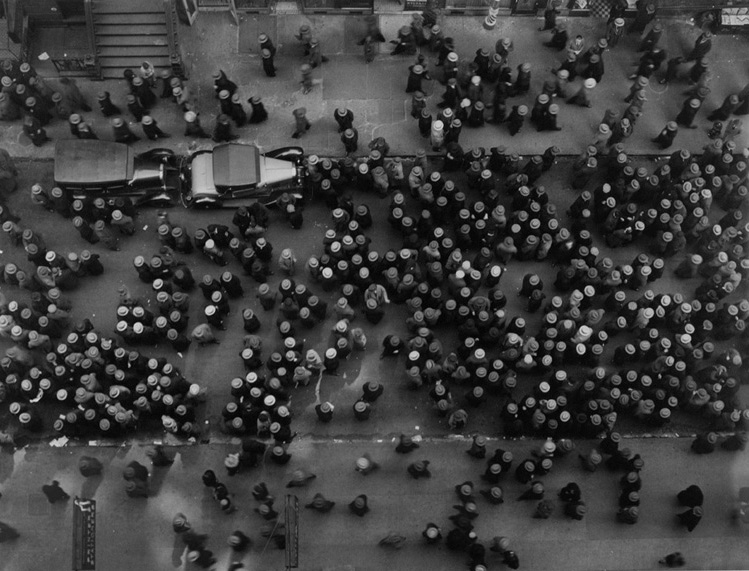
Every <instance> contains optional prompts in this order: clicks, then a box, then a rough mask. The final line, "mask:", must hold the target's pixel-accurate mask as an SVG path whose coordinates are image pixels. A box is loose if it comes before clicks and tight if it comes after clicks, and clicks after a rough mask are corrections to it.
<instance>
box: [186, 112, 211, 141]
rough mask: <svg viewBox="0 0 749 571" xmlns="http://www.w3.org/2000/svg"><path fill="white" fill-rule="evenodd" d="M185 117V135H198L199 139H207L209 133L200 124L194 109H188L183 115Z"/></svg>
mask: <svg viewBox="0 0 749 571" xmlns="http://www.w3.org/2000/svg"><path fill="white" fill-rule="evenodd" d="M184 119H185V137H198V138H200V139H208V138H209V137H210V135H209V134H208V133H206V132H205V131H204V130H203V127H202V126H201V125H200V119H198V114H197V113H195V111H188V112H187V113H185V115H184Z"/></svg>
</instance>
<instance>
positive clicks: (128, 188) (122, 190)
mask: <svg viewBox="0 0 749 571" xmlns="http://www.w3.org/2000/svg"><path fill="white" fill-rule="evenodd" d="M55 184H56V185H57V186H59V187H60V188H62V189H63V190H65V191H67V192H69V193H70V194H71V195H72V196H73V197H74V198H98V197H102V198H105V199H113V198H117V197H119V196H129V197H131V198H132V199H133V200H134V201H135V203H136V204H146V203H149V202H160V203H175V202H176V201H177V197H178V195H179V171H178V161H177V157H175V155H174V152H173V151H171V150H169V149H151V150H150V151H147V152H145V153H141V154H136V153H134V152H133V150H132V149H131V148H130V147H128V146H127V145H123V144H122V143H114V142H111V141H98V140H88V139H85V140H79V139H73V140H65V141H58V142H57V145H56V147H55Z"/></svg>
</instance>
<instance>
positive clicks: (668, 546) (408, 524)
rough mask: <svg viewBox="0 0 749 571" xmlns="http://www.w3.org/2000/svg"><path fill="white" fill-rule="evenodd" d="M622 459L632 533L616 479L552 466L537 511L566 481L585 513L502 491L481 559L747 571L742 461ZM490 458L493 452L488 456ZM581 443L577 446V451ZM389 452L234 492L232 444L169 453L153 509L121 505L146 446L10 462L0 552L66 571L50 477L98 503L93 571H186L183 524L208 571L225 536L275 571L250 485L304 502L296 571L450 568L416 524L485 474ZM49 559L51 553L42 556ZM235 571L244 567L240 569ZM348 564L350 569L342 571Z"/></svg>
mask: <svg viewBox="0 0 749 571" xmlns="http://www.w3.org/2000/svg"><path fill="white" fill-rule="evenodd" d="M623 445H624V446H627V447H629V448H631V449H632V450H633V451H635V452H636V453H639V454H641V456H642V457H643V459H644V461H645V467H644V469H643V471H642V479H643V487H642V490H641V492H640V495H641V499H642V505H641V508H640V514H641V515H640V521H639V523H638V524H637V525H634V526H628V525H624V524H618V523H616V521H615V514H616V510H617V498H618V480H619V478H620V476H621V474H620V473H613V472H609V471H608V470H607V469H606V468H604V467H602V468H600V469H599V471H598V472H596V473H594V474H590V473H588V472H583V471H582V470H581V468H580V466H579V463H578V461H577V458H576V457H575V455H574V454H573V455H571V456H570V457H566V458H562V459H560V460H555V466H554V468H553V469H552V471H551V473H550V474H548V475H547V476H544V477H542V478H541V480H542V481H543V482H544V485H545V487H546V497H547V498H552V499H553V498H555V497H556V494H557V492H558V490H559V489H560V488H561V487H562V486H564V485H565V484H567V483H568V482H570V481H576V482H577V483H578V484H579V485H580V487H581V489H582V497H583V500H584V501H585V502H586V504H587V506H588V513H587V515H586V516H585V519H583V520H582V521H573V520H570V519H567V518H565V517H564V515H563V513H562V505H561V504H560V502H559V501H557V506H556V511H555V513H554V514H553V515H552V516H551V518H549V519H548V520H538V519H532V517H531V514H532V513H533V511H534V509H535V502H519V501H516V498H517V497H518V496H519V495H520V493H521V492H522V491H524V489H525V487H524V486H523V485H522V484H520V483H518V482H516V481H515V480H514V478H513V477H512V476H508V477H507V478H506V479H505V480H504V481H503V483H502V486H503V488H504V492H505V498H506V500H505V503H504V504H502V505H500V506H491V505H490V504H488V503H487V502H486V501H485V500H484V498H482V497H478V499H477V501H476V503H477V505H478V511H479V513H480V514H481V515H480V516H479V517H478V518H477V519H476V520H475V521H474V523H475V526H476V532H477V534H478V537H479V541H481V542H482V543H484V544H485V545H487V546H488V545H489V543H490V541H491V538H492V537H494V536H497V535H504V536H507V537H508V538H509V539H510V542H511V544H512V548H513V549H514V550H515V551H516V552H517V553H518V556H519V558H520V565H521V567H520V568H521V569H532V570H534V571H545V570H557V571H564V570H571V571H584V570H588V569H590V570H593V569H623V568H626V569H655V568H657V567H658V565H657V561H658V559H660V558H661V557H663V556H664V555H665V554H666V553H670V552H672V551H676V550H678V551H681V552H682V553H683V554H684V555H685V557H686V560H687V567H686V568H687V569H742V568H743V569H745V568H746V567H747V563H749V544H748V543H747V542H746V529H744V528H743V527H738V526H737V524H734V523H733V522H732V521H731V519H730V517H729V516H730V512H731V509H732V506H733V502H734V501H735V499H736V498H737V494H738V489H739V488H740V487H742V486H745V485H747V484H748V483H749V461H747V456H746V455H745V454H741V455H733V454H729V453H724V452H722V451H719V452H716V453H714V454H713V455H711V456H707V457H705V456H696V455H694V454H691V453H689V451H688V449H689V441H688V440H686V439H665V440H664V439H649V440H644V439H628V440H626V441H624V444H623ZM497 446H498V443H497V442H496V441H490V442H489V445H488V446H487V448H488V450H489V451H490V453H491V452H493V451H494V449H495V448H496V447H497ZM501 446H502V447H503V448H505V449H507V450H510V451H511V452H512V453H513V455H514V457H515V465H517V463H519V462H520V461H522V460H523V459H525V458H527V457H529V451H530V450H531V449H534V448H536V447H538V446H539V442H537V441H525V442H507V443H506V442H502V443H501ZM589 446H590V444H589V443H587V442H579V443H578V447H579V448H578V451H581V452H583V453H586V452H587V451H588V449H589ZM394 447H395V443H394V442H390V441H386V442H378V441H371V440H364V441H346V442H342V441H337V442H318V441H311V440H301V441H295V442H294V443H292V445H291V448H290V452H291V453H292V456H293V457H292V460H291V461H290V463H289V464H287V465H286V466H282V467H279V466H276V465H274V464H272V463H265V464H264V465H262V466H260V467H257V468H254V469H252V470H250V471H249V472H246V473H244V472H243V473H240V474H239V475H237V476H234V477H233V478H229V477H227V476H226V473H225V471H224V469H223V468H222V462H223V458H224V456H225V454H226V453H227V452H231V451H234V450H236V449H237V446H213V445H211V446H194V447H182V448H178V449H175V450H174V451H176V452H177V453H178V454H177V459H176V461H175V463H174V464H173V465H172V466H171V467H170V468H159V469H153V470H152V486H151V487H152V490H153V493H154V496H153V497H152V498H149V499H147V500H144V499H132V498H128V497H127V496H126V494H125V491H124V481H123V479H122V470H123V469H124V467H125V466H126V465H127V464H128V463H129V462H130V461H132V460H138V461H140V462H141V463H144V464H145V463H147V460H148V459H147V458H146V456H145V450H144V448H142V447H121V448H92V449H86V448H83V449H81V448H76V449H69V448H63V449H59V448H58V449H54V448H49V449H41V448H27V449H24V450H20V451H18V452H16V453H15V454H13V455H12V456H11V455H10V454H7V453H2V461H1V463H0V484H1V485H0V490H1V491H2V494H3V497H2V499H0V521H3V522H5V523H8V524H10V525H12V526H14V527H16V528H17V529H18V531H19V532H20V533H21V538H20V539H18V540H16V541H15V542H12V543H3V544H0V561H3V565H2V568H3V569H4V571H32V570H37V569H56V570H62V569H67V568H69V565H70V557H71V547H70V546H71V521H72V513H71V512H72V505H71V504H72V501H71V502H68V503H67V504H66V505H59V504H55V505H50V504H48V503H47V501H46V499H45V497H44V496H43V495H42V494H41V491H40V489H41V486H42V484H45V483H48V482H49V481H50V480H52V479H57V480H59V481H60V484H61V486H62V488H63V489H64V490H66V491H67V492H68V493H69V494H71V496H75V495H79V496H80V497H87V498H93V499H96V501H97V522H96V527H97V545H96V550H97V569H102V570H104V571H131V570H132V569H172V568H174V569H177V568H179V569H185V570H186V571H192V569H193V567H189V566H187V567H185V566H184V565H183V560H184V553H183V546H182V545H181V543H180V542H178V541H175V536H174V533H173V532H172V529H171V520H172V517H173V516H174V514H175V513H177V512H183V513H185V514H186V515H187V516H188V519H189V520H190V522H192V524H193V529H195V530H196V531H198V532H199V533H207V534H209V535H210V540H209V542H208V548H209V549H211V550H212V551H214V553H215V554H216V557H217V558H218V565H217V567H216V569H219V570H223V569H226V568H227V566H228V561H229V559H230V557H231V556H232V554H231V553H230V550H229V548H228V547H227V545H226V538H227V537H228V536H229V534H230V533H231V532H232V531H233V530H235V529H240V530H242V531H244V532H245V533H246V534H247V535H248V536H250V538H251V539H252V541H253V546H252V548H251V550H250V551H249V552H248V553H247V554H246V555H245V556H244V559H243V561H244V563H245V568H246V569H266V570H277V569H283V561H284V560H283V552H282V551H279V550H277V549H276V548H275V547H274V546H268V547H267V550H266V549H265V543H264V541H265V540H263V539H262V538H261V537H260V533H259V532H260V528H261V527H262V525H263V524H264V523H266V522H265V521H263V520H262V518H261V517H260V516H259V515H258V514H256V513H254V511H253V508H254V507H256V503H255V502H254V500H253V499H252V496H251V493H250V492H251V489H252V486H253V485H254V484H255V483H257V482H259V481H265V482H266V483H267V485H268V487H269V489H270V491H271V493H272V494H273V495H274V496H275V497H276V501H275V508H276V510H280V511H281V512H283V504H284V494H286V493H287V492H292V493H295V494H296V495H297V496H298V497H299V503H300V508H301V509H300V524H299V529H300V539H299V541H300V544H299V545H300V547H299V553H300V555H299V569H302V570H320V569H330V570H332V569H356V571H370V570H371V571H376V570H377V571H381V570H382V569H386V568H391V569H409V570H411V571H427V570H431V571H438V570H445V571H447V570H455V569H461V568H463V566H464V565H465V562H466V557H465V555H464V554H458V553H454V552H450V551H449V550H447V548H446V547H445V546H444V544H440V545H437V546H427V545H425V544H424V542H423V540H422V538H421V531H422V530H423V529H424V527H425V525H426V523H427V522H430V521H432V522H434V523H436V524H437V525H439V526H440V527H442V532H443V535H446V534H447V532H448V531H449V530H450V529H451V528H452V525H451V524H450V522H449V521H448V519H447V517H448V516H449V515H450V514H452V513H454V510H453V509H452V507H451V506H452V505H454V504H456V503H458V502H457V498H456V496H455V494H454V491H453V488H454V486H455V485H456V484H459V483H461V482H464V481H465V480H472V481H473V482H474V484H475V492H476V493H477V495H478V490H480V489H484V488H486V487H487V486H486V485H485V484H483V482H482V481H481V479H480V477H479V476H480V474H481V473H483V471H484V469H485V462H483V461H481V460H474V459H471V458H470V457H468V456H466V455H465V454H464V452H463V451H464V450H466V449H467V448H468V447H469V444H468V443H467V442H464V441H452V442H451V441H449V440H438V441H429V442H423V443H422V446H421V448H420V449H419V450H417V451H415V452H413V453H412V454H410V455H406V456H404V455H399V454H396V453H395V452H394V451H393V449H394ZM364 452H368V453H370V454H371V457H372V459H373V460H375V461H376V462H378V463H380V464H381V468H380V470H379V471H376V472H374V473H373V474H370V475H368V476H363V475H361V474H359V473H357V472H355V471H354V464H355V461H356V459H357V458H358V457H359V456H360V455H361V454H363V453H364ZM82 454H88V455H92V456H96V457H97V458H99V459H100V460H101V461H102V462H103V463H104V464H105V471H104V475H103V477H101V478H90V479H88V480H84V479H83V478H82V476H81V475H80V474H79V473H78V469H77V462H78V458H79V457H80V455H82ZM424 459H428V460H430V461H431V464H430V469H431V471H432V478H431V479H429V480H413V479H412V478H410V477H409V476H408V475H407V474H406V467H407V465H408V464H409V463H411V462H414V461H417V460H424ZM300 467H303V468H305V469H306V470H309V471H311V472H313V473H315V474H317V479H316V480H314V481H313V482H312V483H311V484H310V485H309V486H308V487H305V488H294V489H291V490H288V489H287V488H285V485H286V483H287V482H288V481H289V479H290V475H291V473H292V472H293V471H294V470H295V469H297V468H300ZM208 468H211V469H214V470H215V471H216V473H217V475H218V476H219V480H220V481H223V482H224V483H225V484H226V485H227V486H228V488H229V490H230V492H232V493H233V494H235V497H234V502H235V504H236V505H237V506H238V511H237V512H236V513H234V514H232V515H225V514H223V513H222V512H221V511H220V509H219V507H218V505H217V504H216V502H215V501H214V500H213V499H212V497H211V496H210V494H209V492H208V490H207V489H206V488H204V486H203V485H202V483H201V480H200V478H201V475H202V473H203V471H204V470H205V469H208ZM691 484H697V485H699V486H701V487H702V489H703V491H704V493H705V503H704V509H705V515H704V517H703V520H702V522H701V523H700V524H699V525H698V526H697V528H696V529H695V530H694V532H692V533H691V534H689V533H687V531H686V530H685V529H684V528H680V527H677V525H676V523H675V519H674V515H675V514H676V513H677V512H678V511H683V510H680V508H679V506H678V505H677V504H676V501H675V495H676V493H677V492H678V491H679V490H681V489H683V488H685V487H686V486H688V485H691ZM317 492H321V493H323V494H324V495H325V496H326V497H327V498H328V499H331V500H333V501H335V502H336V506H335V508H334V509H333V511H332V512H331V513H330V514H328V515H321V514H317V513H315V512H312V511H310V510H307V509H303V507H302V506H303V505H304V504H305V503H307V502H309V501H310V500H311V498H312V496H313V495H314V494H315V493H317ZM360 493H366V494H367V495H368V497H369V505H370V508H371V512H370V513H369V514H368V515H367V516H365V517H364V518H361V519H359V518H357V517H355V516H353V515H352V514H350V513H349V512H348V509H347V507H346V504H348V503H349V502H350V501H351V500H352V499H353V498H354V497H355V496H356V495H358V494H360ZM391 532H394V533H398V534H400V535H403V536H405V537H406V538H407V540H406V543H405V545H404V547H403V548H402V550H400V551H392V550H388V549H384V548H380V547H377V542H378V541H379V540H380V539H382V538H383V537H385V536H386V535H388V534H389V533H391ZM51 546H54V547H51ZM236 557H238V558H241V556H236ZM487 562H488V564H489V568H490V569H499V568H504V567H503V566H502V565H501V564H500V563H499V558H498V557H497V556H496V554H494V553H490V552H488V556H487ZM349 566H350V567H349Z"/></svg>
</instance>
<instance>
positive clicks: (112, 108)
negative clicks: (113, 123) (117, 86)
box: [98, 91, 122, 117]
mask: <svg viewBox="0 0 749 571" xmlns="http://www.w3.org/2000/svg"><path fill="white" fill-rule="evenodd" d="M98 100H99V109H101V113H102V115H104V117H111V116H112V115H121V114H122V112H121V111H120V108H119V107H117V106H116V105H115V104H114V103H112V99H111V98H110V95H109V91H102V92H101V93H100V94H99V98H98Z"/></svg>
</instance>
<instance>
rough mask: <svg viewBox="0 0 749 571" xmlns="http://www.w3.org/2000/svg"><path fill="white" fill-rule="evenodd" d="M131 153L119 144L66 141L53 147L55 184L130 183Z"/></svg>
mask: <svg viewBox="0 0 749 571" xmlns="http://www.w3.org/2000/svg"><path fill="white" fill-rule="evenodd" d="M133 163H134V157H133V152H132V150H131V149H130V148H129V147H128V146H127V145H123V144H122V143H115V142H112V141H99V140H94V139H66V140H64V141H58V142H57V144H56V145H55V181H56V182H57V183H58V184H97V183H106V182H121V181H125V180H130V179H131V178H132V176H133Z"/></svg>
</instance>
